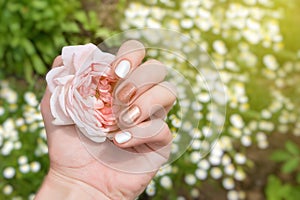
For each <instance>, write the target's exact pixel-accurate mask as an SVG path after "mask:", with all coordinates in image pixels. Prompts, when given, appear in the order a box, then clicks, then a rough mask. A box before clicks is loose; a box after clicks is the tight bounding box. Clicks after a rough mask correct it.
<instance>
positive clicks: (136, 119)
mask: <svg viewBox="0 0 300 200" xmlns="http://www.w3.org/2000/svg"><path fill="white" fill-rule="evenodd" d="M175 100H176V90H175V87H174V86H172V85H171V84H170V83H169V82H162V83H160V84H157V85H155V86H154V87H152V88H151V89H149V90H147V91H146V92H145V93H143V94H142V95H141V96H140V97H138V98H137V99H136V100H135V101H134V102H133V103H132V104H131V105H130V106H129V107H128V108H125V109H124V110H123V111H121V112H120V116H119V120H118V121H119V126H120V128H124V127H130V126H134V125H137V124H139V123H140V122H142V121H144V120H146V119H148V118H149V117H151V116H152V115H153V114H155V113H156V112H158V111H161V110H164V109H165V108H168V107H169V106H170V105H173V104H174V102H175Z"/></svg>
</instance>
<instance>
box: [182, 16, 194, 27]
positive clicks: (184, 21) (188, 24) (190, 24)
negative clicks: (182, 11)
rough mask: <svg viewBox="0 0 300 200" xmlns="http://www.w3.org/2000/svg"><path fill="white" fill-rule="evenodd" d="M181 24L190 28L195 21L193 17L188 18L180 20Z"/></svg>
mask: <svg viewBox="0 0 300 200" xmlns="http://www.w3.org/2000/svg"><path fill="white" fill-rule="evenodd" d="M180 25H181V27H182V28H184V29H190V28H192V27H193V26H194V22H193V20H192V19H189V18H186V19H183V20H181V21H180Z"/></svg>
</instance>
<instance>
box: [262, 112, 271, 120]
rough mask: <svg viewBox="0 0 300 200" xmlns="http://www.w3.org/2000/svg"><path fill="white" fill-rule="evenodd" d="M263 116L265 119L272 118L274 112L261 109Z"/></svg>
mask: <svg viewBox="0 0 300 200" xmlns="http://www.w3.org/2000/svg"><path fill="white" fill-rule="evenodd" d="M261 116H262V117H263V118H264V119H270V118H271V117H272V113H271V112H270V111H268V110H262V111H261Z"/></svg>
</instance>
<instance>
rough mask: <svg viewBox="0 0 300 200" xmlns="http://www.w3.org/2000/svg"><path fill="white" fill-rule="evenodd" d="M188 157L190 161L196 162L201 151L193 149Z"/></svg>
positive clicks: (199, 157)
mask: <svg viewBox="0 0 300 200" xmlns="http://www.w3.org/2000/svg"><path fill="white" fill-rule="evenodd" d="M190 159H191V162H192V163H198V162H199V160H200V159H201V153H200V152H199V151H193V152H192V153H191V154H190Z"/></svg>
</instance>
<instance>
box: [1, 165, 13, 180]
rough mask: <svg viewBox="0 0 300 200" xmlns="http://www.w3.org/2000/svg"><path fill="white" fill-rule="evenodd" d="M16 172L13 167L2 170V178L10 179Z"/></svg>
mask: <svg viewBox="0 0 300 200" xmlns="http://www.w3.org/2000/svg"><path fill="white" fill-rule="evenodd" d="M15 174H16V170H15V169H14V168H13V167H6V168H5V169H4V170H3V177H4V178H6V179H11V178H13V177H14V176H15Z"/></svg>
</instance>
